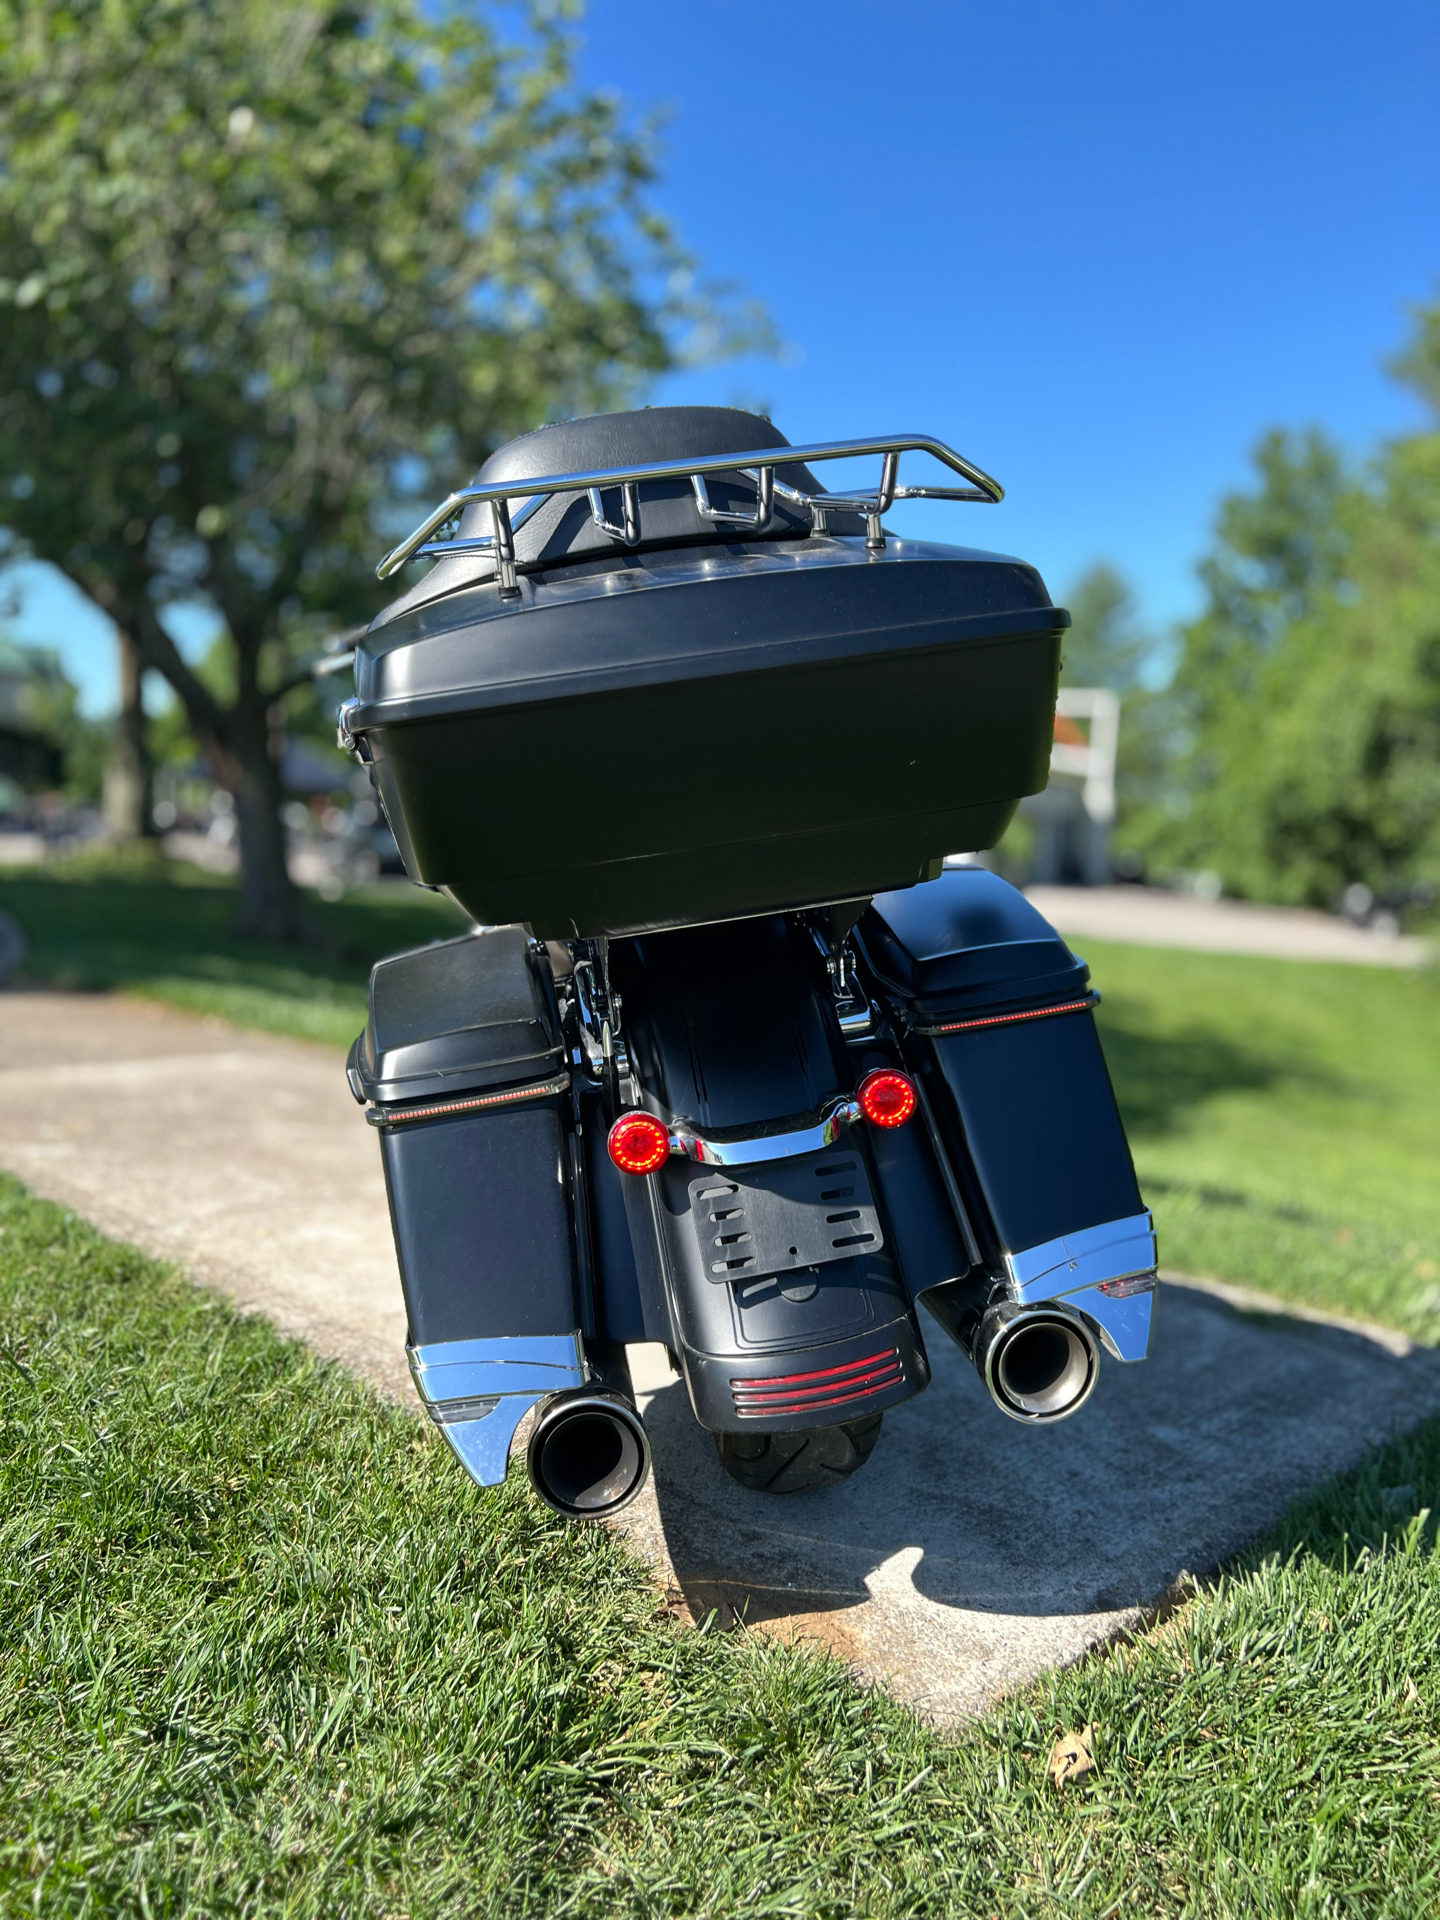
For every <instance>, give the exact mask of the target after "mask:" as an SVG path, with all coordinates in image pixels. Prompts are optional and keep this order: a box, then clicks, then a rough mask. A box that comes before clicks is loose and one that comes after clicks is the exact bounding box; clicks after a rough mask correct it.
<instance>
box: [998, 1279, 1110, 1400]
mask: <svg viewBox="0 0 1440 1920" xmlns="http://www.w3.org/2000/svg"><path fill="white" fill-rule="evenodd" d="M972 1357H973V1358H974V1361H975V1365H976V1367H977V1368H978V1369H979V1373H980V1378H981V1379H982V1380H983V1381H984V1382H985V1387H986V1390H987V1392H988V1393H989V1395H990V1398H991V1399H992V1400H993V1401H994V1402H995V1404H996V1406H997V1407H999V1409H1000V1411H1001V1412H1002V1413H1008V1414H1009V1416H1010V1418H1011V1419H1012V1420H1023V1421H1025V1422H1026V1423H1027V1425H1030V1426H1040V1425H1044V1424H1047V1423H1048V1422H1051V1421H1054V1420H1065V1419H1068V1417H1069V1416H1070V1415H1071V1414H1072V1413H1075V1412H1077V1411H1078V1410H1079V1409H1080V1408H1081V1407H1083V1406H1084V1404H1085V1402H1086V1401H1087V1400H1088V1399H1089V1398H1090V1394H1091V1392H1092V1390H1093V1389H1094V1386H1095V1381H1096V1379H1097V1377H1098V1375H1099V1372H1100V1350H1099V1348H1098V1347H1097V1345H1096V1343H1095V1336H1094V1335H1093V1334H1092V1333H1091V1331H1090V1329H1089V1327H1087V1326H1086V1324H1085V1322H1084V1321H1083V1320H1082V1319H1081V1318H1080V1316H1079V1314H1077V1313H1071V1312H1070V1311H1068V1309H1066V1308H1065V1307H1058V1306H1035V1307H1022V1306H1019V1305H1016V1304H1015V1303H1013V1302H1004V1303H1002V1304H1000V1305H998V1306H993V1307H989V1308H987V1309H986V1312H985V1314H984V1317H983V1318H982V1319H981V1322H980V1326H979V1329H978V1330H977V1332H976V1335H975V1344H974V1348H973V1356H972Z"/></svg>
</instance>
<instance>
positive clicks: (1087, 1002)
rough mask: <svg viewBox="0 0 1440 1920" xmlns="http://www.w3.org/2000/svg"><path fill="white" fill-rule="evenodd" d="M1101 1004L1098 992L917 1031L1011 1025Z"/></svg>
mask: <svg viewBox="0 0 1440 1920" xmlns="http://www.w3.org/2000/svg"><path fill="white" fill-rule="evenodd" d="M1099 1004H1100V996H1099V994H1098V993H1087V994H1086V996H1085V998H1084V999H1083V1000H1066V1001H1065V1002H1064V1003H1063V1004H1062V1005H1061V1006H1058V1007H1029V1008H1027V1009H1026V1011H1025V1012H1024V1013H992V1014H991V1015H989V1016H988V1018H986V1019H984V1020H951V1021H949V1022H947V1023H946V1025H945V1026H943V1027H917V1028H916V1032H917V1033H964V1032H965V1031H966V1030H967V1029H968V1028H970V1027H1011V1026H1014V1025H1015V1024H1016V1022H1017V1021H1020V1020H1049V1019H1050V1018H1052V1016H1053V1015H1055V1014H1057V1013H1088V1012H1089V1010H1090V1008H1091V1007H1097V1006H1099Z"/></svg>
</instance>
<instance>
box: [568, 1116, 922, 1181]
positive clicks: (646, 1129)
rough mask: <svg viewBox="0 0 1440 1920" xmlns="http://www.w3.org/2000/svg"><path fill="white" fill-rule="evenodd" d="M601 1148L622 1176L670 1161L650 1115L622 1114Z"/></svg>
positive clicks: (663, 1134) (665, 1137)
mask: <svg viewBox="0 0 1440 1920" xmlns="http://www.w3.org/2000/svg"><path fill="white" fill-rule="evenodd" d="M912 1098H913V1097H912ZM605 1147H606V1151H607V1152H608V1153H609V1155H610V1158H611V1159H612V1160H613V1161H614V1162H615V1164H616V1166H617V1167H619V1169H620V1171H621V1172H622V1173H654V1172H655V1170H656V1168H657V1167H663V1166H664V1164H665V1162H666V1161H667V1160H668V1159H669V1158H670V1134H669V1130H668V1129H667V1128H666V1127H663V1126H662V1125H661V1124H660V1122H659V1121H658V1120H657V1119H656V1118H655V1116H654V1114H653V1113H622V1114H621V1116H620V1118H619V1119H618V1120H617V1121H616V1122H615V1124H614V1126H613V1127H611V1129H610V1132H609V1134H608V1135H607V1136H606V1140H605Z"/></svg>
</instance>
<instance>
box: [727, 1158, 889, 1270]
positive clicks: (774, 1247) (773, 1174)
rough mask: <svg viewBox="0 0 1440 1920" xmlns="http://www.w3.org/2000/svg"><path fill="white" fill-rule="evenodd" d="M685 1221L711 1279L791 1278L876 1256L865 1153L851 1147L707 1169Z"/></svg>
mask: <svg viewBox="0 0 1440 1920" xmlns="http://www.w3.org/2000/svg"><path fill="white" fill-rule="evenodd" d="M690 1215H691V1219H692V1220H693V1221H694V1224H695V1232H696V1234H697V1236H698V1238H699V1241H700V1248H701V1252H702V1254H703V1256H704V1260H705V1273H706V1277H707V1278H708V1279H710V1280H714V1281H721V1282H725V1281H731V1280H742V1279H743V1280H753V1279H756V1278H758V1277H759V1276H760V1275H762V1274H771V1273H792V1272H795V1271H797V1270H798V1269H800V1268H802V1267H818V1266H823V1265H825V1264H826V1263H827V1262H828V1261H831V1260H853V1259H854V1258H855V1256H856V1255H857V1254H861V1253H878V1252H879V1251H880V1249H881V1248H882V1247H883V1246H884V1244H885V1234H884V1230H883V1229H882V1227H881V1225H880V1215H879V1212H878V1210H877V1209H876V1206H875V1196H874V1194H873V1193H872V1191H871V1188H870V1176H869V1172H868V1170H867V1168H866V1165H865V1158H864V1155H863V1154H862V1153H861V1152H860V1151H859V1149H858V1148H855V1147H840V1148H832V1149H827V1150H826V1151H825V1152H823V1153H819V1154H807V1155H806V1156H805V1158H804V1159H803V1160H777V1161H772V1162H771V1163H770V1164H769V1165H768V1166H765V1167H764V1168H763V1169H757V1168H751V1167H745V1168H739V1167H734V1168H732V1167H714V1168H711V1169H709V1170H708V1171H707V1172H706V1173H705V1174H704V1175H702V1176H701V1177H700V1178H699V1179H696V1180H692V1181H691V1182H690Z"/></svg>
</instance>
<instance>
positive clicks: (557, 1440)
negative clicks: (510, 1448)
mask: <svg viewBox="0 0 1440 1920" xmlns="http://www.w3.org/2000/svg"><path fill="white" fill-rule="evenodd" d="M525 1464H526V1467H527V1468H528V1470H529V1474H530V1484H531V1486H532V1487H534V1489H535V1491H536V1493H537V1494H539V1496H540V1498H541V1499H542V1500H543V1501H544V1502H545V1504H546V1506H547V1507H553V1508H554V1510H555V1512H556V1513H559V1514H563V1515H564V1517H565V1518H566V1519H567V1520H605V1519H608V1518H609V1516H610V1515H611V1514H612V1513H619V1511H620V1510H621V1508H622V1507H628V1506H629V1504H630V1502H631V1501H632V1500H633V1499H634V1498H635V1496H636V1495H637V1494H638V1493H639V1491H640V1489H641V1488H642V1487H643V1486H644V1484H645V1482H646V1480H647V1479H648V1478H649V1477H650V1441H649V1439H648V1437H647V1435H646V1432H645V1423H644V1421H643V1420H642V1419H641V1418H640V1415H639V1414H638V1413H637V1412H636V1410H635V1407H634V1405H633V1404H632V1402H630V1401H629V1400H627V1399H626V1398H625V1396H624V1395H623V1394H620V1393H611V1392H610V1391H608V1390H607V1389H606V1388H604V1387H574V1388H571V1389H570V1390H569V1391H567V1392H565V1393H557V1394H552V1395H551V1397H550V1399H548V1400H547V1401H546V1402H545V1404H544V1406H543V1407H542V1408H541V1410H540V1417H539V1418H538V1419H537V1420H536V1422H535V1426H534V1429H533V1431H532V1432H531V1435H530V1448H529V1451H528V1453H527V1454H526V1460H525Z"/></svg>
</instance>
